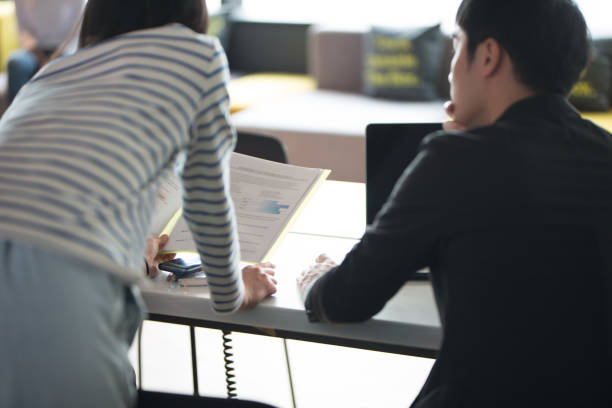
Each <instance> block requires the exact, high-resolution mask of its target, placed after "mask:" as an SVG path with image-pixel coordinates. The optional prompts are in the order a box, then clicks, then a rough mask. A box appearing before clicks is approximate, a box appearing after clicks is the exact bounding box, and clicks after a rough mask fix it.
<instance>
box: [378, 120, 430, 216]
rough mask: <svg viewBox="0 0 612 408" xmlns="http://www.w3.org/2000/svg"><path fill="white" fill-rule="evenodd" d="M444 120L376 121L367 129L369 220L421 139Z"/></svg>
mask: <svg viewBox="0 0 612 408" xmlns="http://www.w3.org/2000/svg"><path fill="white" fill-rule="evenodd" d="M441 129H442V124H441V123H373V124H370V125H368V126H367V128H366V222H367V224H368V225H369V224H371V223H372V222H373V221H374V217H375V216H376V214H377V213H378V211H379V210H380V209H381V208H382V206H383V204H384V203H385V202H386V201H387V198H388V197H389V195H390V194H391V191H392V190H393V187H394V186H395V183H396V182H397V180H398V179H399V177H400V176H401V175H402V173H403V172H404V169H405V168H406V167H408V165H409V164H410V162H412V160H414V158H415V157H416V155H417V151H418V148H419V145H420V144H421V141H422V140H423V138H425V136H427V135H428V134H430V133H432V132H436V131H438V130H441Z"/></svg>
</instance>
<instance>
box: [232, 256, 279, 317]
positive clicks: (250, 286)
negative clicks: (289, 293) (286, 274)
mask: <svg viewBox="0 0 612 408" xmlns="http://www.w3.org/2000/svg"><path fill="white" fill-rule="evenodd" d="M274 268H276V266H275V265H273V264H271V263H270V262H266V263H261V264H255V265H249V266H245V267H244V268H243V269H242V281H243V282H244V289H245V290H244V299H243V301H242V306H240V310H247V309H251V308H252V307H255V306H256V305H257V304H258V303H259V302H261V301H262V300H264V299H265V298H267V297H268V296H271V295H273V294H274V293H276V283H277V282H276V279H274V273H275V272H274Z"/></svg>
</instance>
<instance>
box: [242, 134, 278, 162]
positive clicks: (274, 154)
mask: <svg viewBox="0 0 612 408" xmlns="http://www.w3.org/2000/svg"><path fill="white" fill-rule="evenodd" d="M234 151H235V152H236V153H242V154H246V155H249V156H254V157H259V158H260V159H266V160H271V161H275V162H279V163H287V162H288V160H287V151H286V150H285V146H284V145H283V143H282V142H281V141H280V140H278V139H277V138H275V137H273V136H268V135H260V134H256V133H248V132H238V143H237V144H236V148H235V149H234Z"/></svg>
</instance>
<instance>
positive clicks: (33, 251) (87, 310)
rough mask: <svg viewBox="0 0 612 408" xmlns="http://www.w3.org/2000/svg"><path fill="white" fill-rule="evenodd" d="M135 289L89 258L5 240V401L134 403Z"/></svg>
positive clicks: (1, 334) (0, 366) (0, 325)
mask: <svg viewBox="0 0 612 408" xmlns="http://www.w3.org/2000/svg"><path fill="white" fill-rule="evenodd" d="M141 304H142V303H141V300H140V296H139V294H138V293H137V291H136V289H134V288H132V287H130V286H129V285H127V284H125V283H124V282H122V281H121V280H120V279H118V278H116V277H114V276H112V275H111V274H109V273H108V272H105V271H103V270H98V269H97V268H95V267H93V266H92V265H90V264H88V263H87V262H83V261H80V260H77V259H72V258H70V257H68V256H65V255H63V254H58V253H52V252H49V251H47V250H45V249H41V248H36V247H32V246H30V245H27V244H26V245H24V244H22V243H16V242H11V241H10V240H0V407H41V408H44V407H131V406H133V405H134V404H135V401H136V384H135V375H134V370H133V368H132V366H131V364H130V362H129V360H128V355H127V353H128V349H129V345H130V344H131V342H132V340H133V338H134V334H135V333H136V330H137V328H138V326H139V324H140V322H141V320H142V307H141Z"/></svg>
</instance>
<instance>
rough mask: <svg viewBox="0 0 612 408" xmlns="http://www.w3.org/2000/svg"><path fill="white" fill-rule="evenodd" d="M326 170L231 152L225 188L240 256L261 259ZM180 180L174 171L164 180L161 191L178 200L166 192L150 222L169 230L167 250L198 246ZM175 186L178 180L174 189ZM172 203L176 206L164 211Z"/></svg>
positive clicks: (266, 257) (246, 260)
mask: <svg viewBox="0 0 612 408" xmlns="http://www.w3.org/2000/svg"><path fill="white" fill-rule="evenodd" d="M329 173H330V170H323V169H312V168H307V167H299V166H293V165H289V164H283V163H277V162H272V161H268V160H263V159H259V158H255V157H251V156H246V155H243V154H239V153H232V158H231V161H230V194H231V197H232V201H233V202H234V208H235V211H236V222H237V224H238V238H239V242H240V255H241V260H242V261H243V262H265V261H267V260H268V259H269V258H270V256H271V255H272V253H273V252H274V251H275V249H276V247H277V246H278V244H279V243H280V241H281V240H282V238H283V237H284V236H285V234H286V233H287V232H288V231H289V230H290V228H291V225H292V224H293V222H294V221H295V220H296V219H297V217H298V216H299V214H300V212H301V210H302V209H303V208H304V206H305V205H306V203H307V202H308V201H309V200H310V197H311V196H312V194H313V193H314V192H315V191H316V190H317V188H318V187H319V186H320V185H321V183H322V182H323V181H324V180H325V179H326V178H327V176H328V175H329ZM180 185H181V184H180V180H179V178H178V175H176V174H172V175H169V176H168V178H167V180H164V182H163V185H162V192H163V193H164V194H168V195H176V196H178V205H177V204H176V203H177V199H176V197H173V198H170V197H169V196H167V197H165V201H164V202H163V203H158V207H156V211H155V216H154V222H153V224H154V225H156V226H158V230H159V234H162V233H166V234H168V235H169V236H170V239H169V241H168V243H167V244H166V247H165V250H167V251H168V252H185V251H197V248H196V245H195V242H194V241H193V238H192V236H191V232H190V230H189V227H188V226H187V222H186V221H185V219H184V218H183V217H182V212H181V209H180V203H181V202H182V197H181V195H182V191H180ZM175 186H179V187H178V189H177V188H175ZM161 199H162V197H160V201H161ZM172 205H175V206H176V207H174V209H173V210H172V211H169V210H168V208H169V207H170V206H172ZM158 208H159V211H158ZM164 220H165V221H164ZM164 222H165V228H163V229H161V230H160V229H159V225H164ZM153 231H155V230H153Z"/></svg>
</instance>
